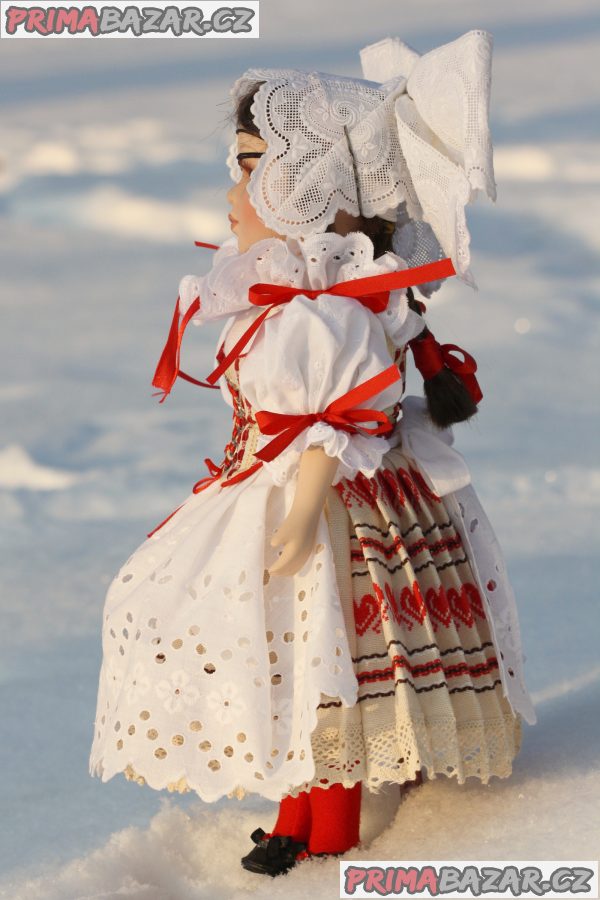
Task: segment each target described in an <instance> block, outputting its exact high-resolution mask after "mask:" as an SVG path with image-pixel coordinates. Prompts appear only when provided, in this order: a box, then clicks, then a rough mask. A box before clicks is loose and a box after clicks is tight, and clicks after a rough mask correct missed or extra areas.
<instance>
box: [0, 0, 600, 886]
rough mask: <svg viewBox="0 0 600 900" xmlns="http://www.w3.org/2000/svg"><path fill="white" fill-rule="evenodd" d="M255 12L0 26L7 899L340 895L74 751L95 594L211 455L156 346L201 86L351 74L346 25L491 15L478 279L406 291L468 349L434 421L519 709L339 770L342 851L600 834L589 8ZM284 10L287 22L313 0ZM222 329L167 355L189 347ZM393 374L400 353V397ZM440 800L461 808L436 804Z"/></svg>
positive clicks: (204, 221) (420, 33) (436, 29)
mask: <svg viewBox="0 0 600 900" xmlns="http://www.w3.org/2000/svg"><path fill="white" fill-rule="evenodd" d="M320 6H321V4H318V3H317V2H316V0H307V2H305V3H304V4H302V5H300V6H299V5H298V4H279V5H277V6H270V7H269V8H267V7H266V6H264V8H263V10H262V12H263V15H262V17H261V28H262V37H261V38H260V40H259V41H247V42H242V43H239V44H236V42H235V41H227V42H225V41H220V42H219V44H218V46H215V44H214V43H213V42H210V41H207V42H204V43H203V45H202V47H201V48H200V47H199V46H198V45H197V44H195V43H193V42H186V43H184V44H182V45H181V44H180V45H177V44H176V42H174V41H165V42H163V44H160V45H159V44H157V43H156V42H148V41H146V42H144V41H136V42H122V41H109V42H102V41H100V42H92V41H87V42H81V41H76V42H70V44H69V42H66V43H65V42H64V41H63V42H52V41H50V42H44V41H36V42H35V44H34V43H32V42H29V43H28V42H27V41H5V44H4V45H3V48H2V57H1V59H0V77H1V79H2V84H3V87H4V91H3V94H2V98H1V100H0V104H1V106H0V109H1V112H2V122H3V145H2V149H1V150H0V241H1V243H0V247H1V250H0V253H1V266H2V274H3V280H4V288H5V289H4V291H3V295H2V300H1V303H2V317H3V328H2V330H1V332H0V353H1V355H2V356H1V358H2V359H3V360H4V361H5V363H7V366H6V369H5V371H6V374H5V376H4V380H3V383H2V384H1V385H0V417H1V421H2V425H3V428H2V434H1V437H0V513H1V514H2V515H1V517H0V546H2V548H3V551H4V552H3V566H2V576H1V577H2V589H1V592H0V603H1V609H2V623H3V635H4V636H5V640H4V650H3V654H2V661H1V663H0V697H1V711H2V726H3V728H2V731H3V738H2V742H1V745H0V772H1V773H2V777H1V780H0V807H1V808H2V811H3V816H2V818H1V820H0V834H1V855H0V895H1V896H7V897H10V898H17V900H27V898H34V897H35V898H37V897H39V898H43V900H54V898H56V900H75V898H77V900H82V898H92V897H93V898H108V897H120V896H123V897H135V898H144V900H145V898H152V900H165V898H167V900H171V898H173V900H187V898H204V897H206V898H211V900H220V898H228V900H229V898H242V897H248V896H258V897H262V896H267V894H268V895H270V896H272V897H278V896H284V895H285V896H286V897H289V898H294V897H298V898H300V897H304V896H306V894H312V896H314V897H315V898H321V897H322V898H326V897H336V896H338V890H337V884H338V863H337V861H335V860H333V861H332V860H319V861H311V862H308V863H303V864H302V865H301V866H299V867H297V868H296V869H295V870H293V871H292V872H290V874H289V875H288V876H286V878H282V879H273V880H272V879H268V882H269V883H268V884H265V879H264V878H263V877H262V876H258V875H253V874H252V873H248V872H245V871H244V870H243V869H242V868H241V867H240V865H239V857H240V856H241V855H243V854H244V853H246V852H247V851H248V850H249V849H250V847H251V842H250V839H249V835H250V832H251V831H252V830H253V829H254V828H255V827H257V826H258V825H261V826H262V827H263V828H265V830H268V828H269V826H271V825H272V824H273V823H274V820H275V814H276V805H275V804H273V803H271V802H269V801H266V800H264V799H263V798H261V797H258V796H255V797H250V798H246V799H245V800H242V801H237V800H222V801H219V803H217V804H214V805H209V804H204V803H202V802H201V801H200V800H199V799H198V798H197V797H194V796H192V795H185V796H179V795H169V794H166V793H165V794H160V793H158V792H154V791H151V790H150V789H149V788H146V787H144V788H142V787H139V786H138V785H136V784H133V783H129V782H127V781H126V780H125V779H124V778H119V777H117V778H115V779H112V781H110V782H109V783H107V784H102V783H101V782H100V781H99V779H92V778H90V776H89V774H88V771H87V763H88V754H89V748H90V745H91V739H92V730H93V716H94V712H95V700H96V688H97V678H98V671H99V666H100V659H101V646H100V627H101V613H102V604H103V600H104V593H105V590H106V587H107V586H108V583H109V581H110V579H111V578H112V576H113V574H114V572H115V571H116V570H117V569H118V567H119V566H120V565H121V564H122V562H123V560H124V559H126V558H127V555H128V554H129V553H130V552H131V551H132V550H133V549H135V547H136V546H138V545H139V543H140V542H141V541H142V540H143V538H144V537H145V535H146V533H147V532H148V531H149V530H150V529H151V528H152V527H154V526H155V525H156V524H157V523H158V522H160V521H161V520H162V519H163V518H164V517H165V516H166V515H167V514H168V513H169V512H171V511H172V510H173V509H175V507H177V506H178V505H179V504H180V503H181V501H182V499H183V498H184V497H185V496H187V494H188V493H189V490H190V488H191V485H193V483H194V482H195V481H196V480H197V479H198V478H199V477H202V476H203V475H205V474H207V473H206V471H205V467H204V462H203V460H204V458H205V457H207V456H209V457H210V458H211V459H213V460H215V461H216V462H219V461H220V459H221V455H222V448H223V446H224V444H225V442H226V440H227V439H228V437H229V427H230V415H231V411H230V409H229V408H228V407H226V406H225V404H224V403H223V402H222V399H221V398H220V395H218V394H217V392H205V391H204V392H203V391H201V390H199V389H198V388H195V387H193V386H191V385H188V384H186V383H184V382H180V383H179V385H178V387H177V389H176V390H175V391H174V393H173V394H172V396H171V397H169V399H168V401H167V402H166V403H164V404H162V405H159V404H158V399H157V398H155V397H152V392H153V389H152V387H151V385H150V381H151V377H152V374H153V371H154V366H155V364H156V361H157V359H158V356H159V354H160V350H161V349H162V345H163V342H164V339H165V336H166V333H167V330H168V327H169V324H170V320H171V314H172V311H173V306H174V303H175V300H176V296H177V286H178V283H179V279H180V278H181V277H182V276H183V275H184V274H187V273H188V272H201V271H203V270H204V268H205V267H206V266H207V265H208V264H209V259H210V251H207V250H203V249H199V248H196V247H195V246H194V244H193V241H194V240H205V241H209V242H216V243H218V242H220V241H222V240H224V239H225V238H226V237H227V236H228V234H229V231H228V229H227V218H226V214H227V211H228V206H227V203H226V199H225V193H226V191H227V190H228V188H229V186H230V182H229V181H228V175H227V171H226V168H225V166H224V153H225V149H226V146H227V143H228V141H229V132H228V129H227V122H226V116H227V112H228V107H227V96H228V94H227V92H228V90H229V87H230V84H231V82H232V81H233V79H234V78H235V77H237V75H239V74H240V73H241V72H242V71H243V69H244V68H246V67H247V66H248V65H251V64H259V63H260V64H264V65H271V66H277V65H282V64H283V65H291V66H298V67H301V68H308V67H314V68H316V69H320V70H322V71H338V72H340V73H345V74H350V75H352V74H354V75H359V74H360V68H359V62H358V50H359V49H360V48H361V47H362V46H365V45H366V44H367V43H369V42H373V41H376V40H379V39H380V38H381V37H383V36H386V35H399V36H400V37H402V38H403V39H404V40H407V41H408V42H409V43H410V44H412V45H413V46H415V47H416V48H417V49H419V50H420V51H425V50H427V49H429V48H430V47H433V46H435V45H437V44H440V43H443V42H445V41H448V40H452V39H454V38H455V37H457V36H458V35H459V34H461V33H462V32H464V31H467V30H469V29H471V28H480V27H483V28H487V29H489V30H490V31H492V33H493V35H494V39H495V56H494V82H493V92H492V132H493V135H494V140H495V147H496V150H495V161H496V172H497V180H498V201H497V203H496V205H495V206H492V205H491V204H484V203H477V204H476V205H475V206H474V207H473V208H472V210H471V211H470V215H469V220H470V223H471V225H472V234H473V241H472V250H473V272H474V275H475V278H476V280H477V283H478V286H479V290H478V291H477V292H473V291H470V290H469V288H467V287H465V286H463V285H460V284H458V283H452V284H451V283H449V284H448V285H447V286H446V287H445V288H444V291H443V292H440V294H439V295H436V296H434V298H432V300H431V301H429V302H428V313H427V315H428V321H429V324H430V326H431V327H432V330H434V332H435V334H436V336H437V337H438V339H439V340H441V341H443V342H456V343H458V344H459V345H461V346H465V347H466V349H468V350H469V352H471V353H472V354H473V355H474V356H475V358H476V359H477V361H478V365H479V368H478V378H479V380H480V384H481V385H482V390H483V393H484V400H483V403H482V406H481V411H480V413H479V414H478V416H477V417H476V419H475V421H473V422H472V423H469V424H467V425H465V426H461V427H457V428H456V429H455V439H456V442H455V446H456V448H457V449H459V450H460V451H461V452H462V453H463V454H464V455H465V457H466V459H467V461H468V464H469V467H470V469H471V473H472V477H473V483H474V485H475V487H476V489H477V491H478V493H479V496H480V498H481V500H482V503H483V504H484V506H485V508H486V511H487V512H488V515H489V516H490V519H491V521H492V523H493V525H494V528H495V530H496V532H497V535H498V537H499V539H500V542H501V544H502V546H503V548H504V551H505V554H506V557H507V561H508V566H509V571H510V573H511V577H512V580H513V583H514V587H515V593H516V596H517V602H518V605H519V611H520V618H521V628H522V633H523V641H524V649H525V654H526V658H527V661H526V666H525V671H526V676H527V680H528V685H529V687H530V689H531V692H532V696H533V700H534V703H535V705H536V709H537V713H538V723H537V725H536V726H534V727H530V726H527V725H526V724H524V726H523V747H522V749H521V752H520V754H519V756H518V757H517V759H516V761H515V766H514V773H513V776H512V777H511V778H510V779H507V780H506V781H500V780H498V779H495V780H492V782H490V784H489V785H487V786H483V785H481V784H479V783H477V782H476V781H475V780H472V779H470V780H469V782H467V784H466V785H463V786H459V785H457V784H456V783H455V782H454V781H451V780H448V779H443V778H441V777H439V778H437V779H436V780H434V781H429V782H426V783H425V784H424V785H423V786H422V787H421V788H419V789H418V790H415V791H413V792H411V793H409V794H408V796H407V797H406V799H405V800H403V802H401V803H400V804H399V805H398V800H399V797H398V792H397V791H396V790H394V789H390V791H389V794H388V796H386V797H378V798H375V797H374V796H369V795H367V796H366V798H365V807H364V813H363V821H362V832H361V838H362V845H361V850H360V851H351V853H350V854H348V856H349V858H355V859H359V858H360V859H397V860H418V859H428V858H429V859H444V858H445V859H453V858H454V859H469V858H473V859H478V858H480V859H486V858H487V859H489V858H492V859H499V858H500V859H506V860H525V861H526V860H528V859H529V860H532V859H536V858H541V859H557V860H577V859H586V858H587V859H595V858H597V856H598V848H599V847H600V813H599V810H600V772H599V765H598V746H599V744H600V741H599V737H600V719H599V716H598V710H599V708H600V666H599V656H598V624H599V622H600V612H599V604H598V600H599V598H598V589H597V575H596V561H597V559H598V551H599V549H600V547H599V542H598V528H597V523H598V512H599V507H600V467H599V464H598V424H597V423H598V412H599V401H598V397H599V395H600V390H599V389H600V384H599V380H600V379H599V377H598V365H597V359H598V350H599V343H600V335H599V331H600V328H599V325H598V316H597V296H598V287H599V284H600V271H599V267H598V247H599V237H598V234H599V232H598V228H597V221H598V213H599V206H600V203H599V196H600V191H599V187H598V185H599V182H600V165H599V163H598V159H599V158H600V155H599V152H598V151H599V149H600V125H599V121H600V120H599V118H598V115H597V106H598V101H599V100H600V96H599V95H600V82H598V79H593V78H592V73H593V72H595V71H596V65H597V39H598V33H599V31H600V19H599V17H598V15H597V7H596V4H595V3H594V2H592V0H572V2H570V3H569V5H568V8H566V7H565V4H564V2H563V0H545V2H542V0H533V2H531V3H529V4H523V3H518V2H517V0H506V2H505V3H503V4H485V5H483V4H481V3H480V2H479V0H461V2H460V3H458V4H456V3H455V4H448V3H446V2H444V0H430V2H429V3H428V4H421V3H410V4H404V5H403V7H402V10H401V12H399V7H398V6H397V4H392V3H389V4H387V3H386V4H379V5H378V6H377V9H378V15H377V16H374V17H369V16H366V17H365V15H364V6H363V5H362V4H358V2H356V0H347V2H344V3H342V2H341V0H330V2H329V4H328V12H329V14H330V18H329V19H328V21H329V22H331V23H332V24H331V25H329V26H328V27H327V28H323V29H317V30H315V28H314V16H316V13H317V11H318V10H319V8H320ZM311 17H313V18H312V20H311ZM219 331H220V327H218V326H215V325H213V326H208V327H206V328H203V329H197V330H196V329H194V331H193V333H191V334H190V338H189V343H186V345H185V346H184V348H183V360H182V363H183V368H184V369H186V370H188V371H189V370H190V369H193V371H195V372H198V373H199V374H200V376H201V377H202V375H206V374H207V373H208V372H209V371H210V370H211V368H212V360H213V353H214V342H215V340H216V338H217V336H218V332H219ZM420 391H421V385H420V383H419V380H418V379H417V378H415V377H414V373H413V374H411V376H410V378H409V392H411V393H420ZM457 817H459V819H460V828H456V827H455V822H456V819H457Z"/></svg>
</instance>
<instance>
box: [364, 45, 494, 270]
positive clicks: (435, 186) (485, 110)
mask: <svg viewBox="0 0 600 900" xmlns="http://www.w3.org/2000/svg"><path fill="white" fill-rule="evenodd" d="M360 58H361V65H362V71H363V75H364V77H365V78H366V79H368V80H370V81H375V82H379V83H380V84H381V88H382V90H383V91H384V92H385V93H386V95H387V96H388V97H389V98H392V99H394V98H395V99H394V110H395V114H396V121H397V125H398V136H399V140H400V147H401V151H402V154H403V156H404V159H405V161H406V168H407V170H408V173H409V176H410V180H411V182H412V187H413V191H409V192H408V196H407V211H408V215H409V216H410V217H411V218H412V219H417V220H422V221H425V222H427V223H428V224H429V225H430V226H431V228H432V229H433V231H434V233H435V236H436V237H437V239H438V241H439V242H440V244H441V246H442V248H443V250H444V252H445V253H446V254H447V255H448V256H450V257H451V258H452V260H453V261H454V265H455V267H456V269H457V272H458V274H459V275H460V276H461V277H462V278H463V279H464V280H465V281H467V282H468V283H470V284H471V285H473V286H474V287H475V283H474V281H473V278H472V275H471V273H470V271H469V261H470V253H469V232H468V229H467V225H466V220H465V212H464V208H465V205H466V204H467V203H469V202H470V201H471V200H473V199H474V198H475V197H476V196H477V195H478V194H480V193H481V194H486V195H487V196H488V197H489V198H490V199H491V200H495V199H496V184H495V181H494V169H493V158H492V142H491V138H490V131H489V124H488V119H489V101H490V85H491V59H492V36H491V35H490V34H489V33H488V32H486V31H469V32H467V33H466V34H464V35H462V36H461V37H460V38H458V39H457V40H455V41H452V42H451V43H448V44H444V45H442V46H441V47H437V48H436V49H434V50H431V51H430V52H429V53H426V54H424V55H423V56H420V55H419V54H418V53H417V52H416V51H415V50H413V49H412V48H411V47H409V46H408V44H405V43H404V42H403V41H401V40H400V39H399V38H389V37H388V38H384V39H383V40H381V41H378V42H377V43H375V44H370V45H369V46H367V47H365V48H363V49H362V50H361V51H360ZM411 195H412V196H411ZM415 198H416V199H417V201H418V202H415Z"/></svg>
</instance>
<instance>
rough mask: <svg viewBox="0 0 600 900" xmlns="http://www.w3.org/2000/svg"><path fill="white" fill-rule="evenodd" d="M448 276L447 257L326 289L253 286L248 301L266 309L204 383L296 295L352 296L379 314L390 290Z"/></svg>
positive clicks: (215, 378)
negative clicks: (279, 307)
mask: <svg viewBox="0 0 600 900" xmlns="http://www.w3.org/2000/svg"><path fill="white" fill-rule="evenodd" d="M451 275H456V270H455V268H454V266H453V264H452V260H451V259H449V258H446V259H440V260H438V261H437V262H432V263H427V265H425V266H415V267H414V268H412V269H401V270H400V271H399V272H387V273H386V274H384V275H369V276H367V277H366V278H354V279H352V280H350V281H339V282H338V283H337V284H332V285H331V287H327V288H317V289H312V288H311V289H309V288H299V287H290V286H288V285H282V284H266V283H264V282H258V283H257V284H253V285H252V286H251V287H250V288H249V290H248V299H249V300H250V302H251V303H253V304H254V305H255V306H267V309H266V310H265V311H264V312H262V313H261V314H260V315H259V316H257V317H256V319H255V320H254V321H253V322H252V324H251V325H250V327H249V328H247V329H246V331H245V332H244V333H243V335H242V336H241V337H240V339H239V340H238V341H237V343H236V344H235V346H234V347H233V348H232V349H231V350H230V351H229V353H228V354H227V356H225V357H224V359H222V360H221V362H220V363H219V365H218V366H217V368H216V369H215V370H214V371H213V372H211V373H210V375H208V376H207V378H206V380H207V382H209V384H210V385H214V384H215V382H217V381H218V380H219V378H220V377H221V375H222V374H223V373H224V372H225V371H226V370H227V369H228V368H229V366H230V365H231V363H232V362H233V361H234V360H235V359H237V357H238V356H239V355H240V354H241V352H242V350H243V349H244V347H245V346H246V344H247V343H248V341H249V340H250V338H251V337H252V336H253V335H254V334H255V333H256V332H257V331H258V329H259V328H260V326H261V325H262V323H263V322H264V320H265V319H266V318H267V316H268V315H269V313H270V312H271V310H272V309H274V308H275V307H276V306H280V305H281V304H282V303H289V301H290V300H292V298H293V297H296V296H298V294H302V295H303V296H304V297H310V299H311V300H314V299H315V298H316V297H318V296H319V295H320V294H333V295H335V296H341V297H353V298H354V299H355V300H358V301H359V302H360V303H362V305H363V306H366V307H367V308H368V309H370V310H371V311H372V312H374V313H380V312H383V310H384V309H386V307H387V305H388V302H389V299H390V291H392V290H399V289H401V288H407V287H413V286H415V285H418V284H425V283H427V282H428V281H436V280H438V279H439V278H448V277H450V276H451Z"/></svg>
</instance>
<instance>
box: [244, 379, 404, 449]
mask: <svg viewBox="0 0 600 900" xmlns="http://www.w3.org/2000/svg"><path fill="white" fill-rule="evenodd" d="M400 377H401V375H400V370H399V369H398V367H397V366H396V365H391V366H388V368H387V369H384V370H383V372H379V373H378V374H377V375H374V376H373V377H372V378H368V379H367V381H363V382H362V383H361V384H359V385H357V386H356V387H354V388H352V389H351V390H349V391H347V392H346V393H345V394H343V395H342V396H341V397H338V398H337V400H333V401H332V402H331V403H330V404H329V405H328V406H326V407H325V409H324V410H323V411H322V412H318V413H300V414H295V415H291V414H286V413H274V412H269V411H268V410H261V411H258V412H256V413H255V418H256V422H257V425H258V427H259V428H260V430H261V432H262V433H263V434H277V435H278V436H277V437H276V438H274V439H273V440H272V441H269V443H268V444H266V446H264V447H263V448H262V450H259V451H257V452H256V453H255V454H254V455H255V456H256V458H257V459H260V460H263V461H265V462H267V461H270V460H272V459H275V457H276V456H278V455H279V453H281V451H282V450H284V449H285V448H286V447H287V446H288V445H289V444H291V442H292V441H293V440H294V438H295V437H296V436H297V435H299V434H300V432H301V431H304V429H305V428H308V427H309V426H310V425H312V424H313V422H327V424H329V425H333V426H334V427H335V428H341V429H342V430H343V431H348V432H350V433H354V432H363V433H365V434H389V432H390V431H391V430H392V427H393V426H392V423H391V422H390V420H389V418H388V416H387V415H386V414H385V413H384V412H382V411H381V410H379V409H364V408H360V407H359V406H358V404H359V403H362V402H364V401H365V400H368V399H369V398H371V397H373V396H375V394H380V393H381V392H382V391H383V390H384V389H385V388H386V387H388V386H389V385H390V384H393V383H394V382H395V381H398V379H399V378H400ZM359 422H379V425H376V426H375V427H374V428H367V426H366V425H359V424H358V423H359Z"/></svg>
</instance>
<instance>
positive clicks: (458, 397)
mask: <svg viewBox="0 0 600 900" xmlns="http://www.w3.org/2000/svg"><path fill="white" fill-rule="evenodd" d="M261 84H264V82H263V81H257V82H255V83H254V84H253V85H251V86H250V88H249V89H248V90H247V91H246V92H245V93H244V94H243V95H242V96H241V97H240V98H239V99H238V101H237V104H236V108H235V110H234V114H233V118H234V121H235V127H236V128H242V129H243V130H244V131H247V132H248V133H249V134H253V135H255V136H256V137H260V138H262V135H261V133H260V131H259V129H258V127H257V125H256V122H255V121H254V117H253V115H252V112H251V106H252V102H253V100H254V95H255V94H256V92H257V90H258V89H259V87H260V86H261ZM357 219H358V222H357V226H356V228H354V229H353V230H354V231H362V232H363V234H366V235H367V236H368V237H369V238H370V239H371V242H372V244H373V248H374V251H373V259H377V258H378V257H379V256H383V254H384V253H387V252H388V251H390V252H393V251H392V234H393V231H394V225H393V223H390V222H388V221H387V220H386V219H382V218H381V217H380V216H371V217H367V216H362V215H361V216H358V217H357ZM327 231H335V224H334V223H331V224H330V225H328V226H327ZM406 293H407V298H408V305H409V307H410V309H412V310H413V312H416V313H418V315H420V316H422V315H423V309H422V307H421V304H420V303H419V302H418V301H417V300H416V299H415V295H414V292H413V290H412V288H407V292H406ZM429 335H431V337H433V335H432V333H431V331H430V330H429V328H428V327H427V325H426V324H425V323H423V331H421V332H420V333H419V334H418V335H417V337H416V338H413V340H412V341H409V346H411V345H412V344H413V343H414V342H416V341H421V340H423V339H424V338H426V337H428V336H429ZM411 349H412V347H411ZM423 389H424V391H425V397H426V399H427V411H428V413H429V416H430V418H431V420H432V422H433V423H434V425H436V426H437V427H438V428H447V427H448V426H449V425H454V424H455V423H456V422H465V421H466V420H467V419H470V418H471V417H472V416H474V415H475V413H476V412H477V404H476V403H475V401H474V400H473V398H472V397H471V394H470V393H469V391H468V390H467V388H466V386H465V384H464V382H463V381H462V379H461V378H459V377H458V375H455V374H454V372H453V371H452V370H451V369H450V368H448V366H443V368H442V369H441V370H440V371H439V372H438V373H437V375H434V376H433V377H432V378H426V379H424V381H423Z"/></svg>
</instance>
